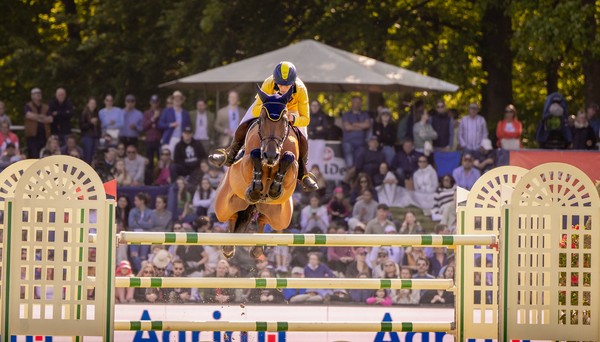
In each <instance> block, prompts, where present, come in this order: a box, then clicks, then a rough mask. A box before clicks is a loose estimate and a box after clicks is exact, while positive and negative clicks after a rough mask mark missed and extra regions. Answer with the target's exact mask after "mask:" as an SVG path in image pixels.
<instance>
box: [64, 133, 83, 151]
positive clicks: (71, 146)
mask: <svg viewBox="0 0 600 342" xmlns="http://www.w3.org/2000/svg"><path fill="white" fill-rule="evenodd" d="M73 151H77V154H78V155H80V156H82V155H83V150H82V149H81V147H79V146H78V145H77V138H75V136H74V135H69V136H67V138H66V143H65V144H64V145H63V146H62V147H61V148H60V153H61V154H64V155H68V156H70V155H72V154H71V153H72V152H73Z"/></svg>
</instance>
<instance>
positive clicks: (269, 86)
mask: <svg viewBox="0 0 600 342" xmlns="http://www.w3.org/2000/svg"><path fill="white" fill-rule="evenodd" d="M295 85H296V86H295V87H294V88H295V90H294V94H293V95H292V99H291V100H290V102H288V104H287V110H288V111H289V112H292V113H294V114H296V121H294V126H297V127H306V126H308V124H309V122H310V110H309V106H308V90H307V89H306V86H305V85H304V83H303V82H302V81H301V80H300V78H296V84H295ZM260 88H261V89H262V91H264V92H265V93H267V94H269V95H273V94H275V92H276V90H275V81H273V76H269V77H268V78H267V79H266V80H265V81H264V82H263V84H262V86H261V87H260ZM290 91H291V89H290ZM261 109H262V101H261V100H260V98H259V97H258V95H257V96H256V103H255V104H254V108H252V115H253V116H254V117H256V118H257V117H258V116H259V115H260V110H261Z"/></svg>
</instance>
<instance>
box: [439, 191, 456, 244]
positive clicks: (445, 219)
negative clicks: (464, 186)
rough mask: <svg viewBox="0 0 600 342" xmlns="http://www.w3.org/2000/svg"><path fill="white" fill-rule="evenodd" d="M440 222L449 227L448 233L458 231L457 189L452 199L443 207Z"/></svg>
mask: <svg viewBox="0 0 600 342" xmlns="http://www.w3.org/2000/svg"><path fill="white" fill-rule="evenodd" d="M440 224H443V225H445V226H446V227H448V233H449V234H454V233H455V232H456V191H455V192H454V194H453V195H452V200H451V201H450V202H448V203H446V204H444V206H443V207H442V219H441V220H440Z"/></svg>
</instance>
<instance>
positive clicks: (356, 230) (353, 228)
mask: <svg viewBox="0 0 600 342" xmlns="http://www.w3.org/2000/svg"><path fill="white" fill-rule="evenodd" d="M366 227H367V225H366V224H364V223H362V222H360V221H359V220H358V219H357V218H354V217H353V218H351V219H349V220H348V231H349V232H350V234H364V233H365V228H366Z"/></svg>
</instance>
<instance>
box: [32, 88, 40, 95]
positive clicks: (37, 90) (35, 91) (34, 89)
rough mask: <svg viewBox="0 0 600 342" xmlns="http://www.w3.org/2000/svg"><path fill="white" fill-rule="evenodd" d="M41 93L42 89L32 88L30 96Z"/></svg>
mask: <svg viewBox="0 0 600 342" xmlns="http://www.w3.org/2000/svg"><path fill="white" fill-rule="evenodd" d="M41 92H42V89H40V88H33V89H31V95H33V94H35V93H41Z"/></svg>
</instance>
